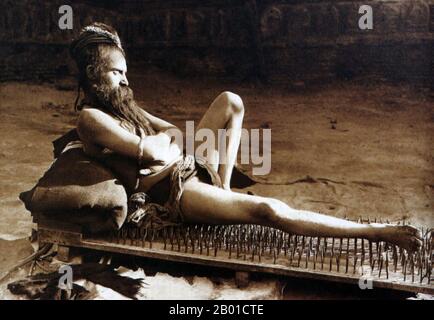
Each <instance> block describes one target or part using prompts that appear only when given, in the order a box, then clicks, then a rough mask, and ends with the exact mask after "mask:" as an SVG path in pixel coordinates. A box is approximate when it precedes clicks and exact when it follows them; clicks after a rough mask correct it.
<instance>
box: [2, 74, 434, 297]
mask: <svg viewBox="0 0 434 320" xmlns="http://www.w3.org/2000/svg"><path fill="white" fill-rule="evenodd" d="M129 78H130V84H131V87H132V88H133V89H134V91H135V96H136V99H137V100H138V101H139V102H140V104H141V105H142V106H145V108H147V110H148V111H150V112H151V113H154V114H155V115H157V116H161V117H163V118H165V119H167V120H169V121H172V122H173V123H175V124H176V125H178V126H179V127H180V128H185V120H196V121H198V120H199V119H200V117H201V115H202V114H203V113H204V112H205V111H206V109H207V107H208V106H209V104H210V103H211V102H212V100H213V98H214V97H216V96H217V95H218V94H219V93H220V92H222V91H224V90H230V91H233V92H235V93H237V94H239V95H240V96H241V97H242V98H243V101H244V104H245V107H246V114H245V127H246V128H271V129H272V149H271V152H272V157H271V160H272V171H271V173H270V174H269V175H267V176H263V177H258V179H260V180H261V181H262V182H263V183H260V184H257V185H254V186H252V187H249V188H248V190H251V191H254V192H255V193H257V194H260V195H265V196H273V197H276V198H279V199H280V200H282V201H285V202H286V203H288V204H289V205H290V206H293V207H295V208H299V209H306V210H312V211H318V212H323V213H327V214H331V215H335V216H339V217H345V216H346V217H349V218H355V219H356V218H358V217H360V216H362V217H371V218H374V217H376V218H377V219H378V218H381V219H383V220H386V219H387V220H390V221H397V220H400V219H406V220H409V221H410V222H412V223H413V224H415V225H418V226H424V227H433V226H434V214H433V206H434V201H433V200H434V165H433V164H434V163H433V161H434V157H433V156H434V149H433V148H432V146H433V139H434V104H433V100H434V96H433V94H432V93H430V92H429V91H428V90H427V89H423V88H416V87H412V86H409V85H391V84H386V83H382V82H381V81H380V82H378V81H376V82H375V83H371V84H370V83H367V82H366V81H364V82H363V83H360V82H351V83H349V82H347V83H330V84H324V85H322V86H315V87H305V86H304V85H303V84H298V85H297V87H285V86H266V85H254V84H251V83H246V84H229V83H225V84H222V83H219V82H217V81H215V80H209V79H208V80H204V79H180V78H176V77H174V76H171V75H167V74H164V73H161V72H158V71H155V70H150V71H147V72H145V73H141V74H137V73H136V74H132V75H130V76H129ZM75 94H76V93H75V90H74V86H73V81H72V79H62V80H58V81H56V82H53V83H43V84H35V83H2V84H0V113H1V116H2V121H1V124H0V127H1V134H2V139H1V141H0V143H1V148H0V179H1V184H0V193H1V199H0V257H1V259H0V270H5V269H6V268H7V266H9V265H12V264H13V263H14V262H16V261H17V259H18V258H19V257H20V256H21V257H22V256H23V255H25V254H24V253H27V252H28V251H29V250H30V249H31V247H30V248H29V244H28V243H26V241H24V240H18V239H22V238H26V237H28V236H29V235H30V233H31V228H32V222H31V217H30V215H29V213H28V212H27V211H26V210H25V208H24V206H23V204H22V203H21V202H20V200H19V199H18V194H19V193H20V192H22V191H24V190H28V189H30V188H31V187H33V185H34V184H35V183H36V181H37V180H38V179H39V178H40V176H41V175H42V174H43V173H44V172H45V170H46V169H47V168H48V166H49V165H50V163H51V161H52V146H51V141H52V140H54V139H55V138H56V137H58V136H59V135H61V134H62V133H64V132H66V131H67V130H68V129H70V128H72V127H73V126H74V124H75V119H76V116H77V115H76V113H74V111H73V102H74V99H75ZM245 168H246V169H248V168H247V167H245ZM307 177H308V179H306V178H307ZM311 178H312V179H311ZM242 192H246V190H242ZM10 241H14V242H10ZM13 243H16V245H13ZM17 252H19V253H17ZM302 296H303V295H302ZM313 296H316V297H318V294H317V293H315V292H312V293H308V294H305V295H304V297H313ZM267 297H271V296H267ZM293 297H298V296H297V295H296V294H295V293H292V294H290V295H289V298H293Z"/></svg>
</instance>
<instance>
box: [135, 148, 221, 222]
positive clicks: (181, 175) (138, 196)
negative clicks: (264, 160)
mask: <svg viewBox="0 0 434 320" xmlns="http://www.w3.org/2000/svg"><path fill="white" fill-rule="evenodd" d="M193 177H198V178H199V180H200V181H202V182H205V183H208V184H211V185H214V186H217V187H220V188H221V187H222V183H221V179H220V176H219V175H218V174H217V172H216V171H215V170H214V169H213V168H212V167H211V166H210V165H209V164H208V163H207V162H206V160H205V159H203V158H197V157H196V158H195V157H193V156H192V155H186V156H184V158H183V159H181V160H179V161H178V162H177V163H176V164H175V167H174V168H173V171H172V172H171V174H169V175H168V176H167V177H165V178H164V179H162V180H161V181H159V182H157V183H156V184H155V185H154V186H152V187H151V189H149V190H148V191H147V192H146V194H145V193H143V192H139V193H135V194H133V195H132V196H131V198H130V211H133V212H131V213H130V215H129V218H128V221H130V222H131V221H133V222H135V223H136V224H138V225H141V226H143V225H144V224H146V225H148V226H150V225H151V224H155V227H164V226H166V225H171V224H180V223H183V222H184V215H183V213H182V209H181V197H182V194H183V191H184V185H185V183H186V182H187V181H189V180H190V179H192V178H193ZM137 212H139V213H140V214H139V215H138V214H137ZM134 214H135V216H134ZM139 216H140V217H139ZM141 220H144V221H141Z"/></svg>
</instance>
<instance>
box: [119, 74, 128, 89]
mask: <svg viewBox="0 0 434 320" xmlns="http://www.w3.org/2000/svg"><path fill="white" fill-rule="evenodd" d="M120 84H121V86H125V87H128V85H129V83H128V79H127V77H126V76H123V77H122V79H121V82H120Z"/></svg>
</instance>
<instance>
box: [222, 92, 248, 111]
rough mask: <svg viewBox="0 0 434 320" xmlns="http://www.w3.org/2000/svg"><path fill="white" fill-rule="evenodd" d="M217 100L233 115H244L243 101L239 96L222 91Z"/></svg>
mask: <svg viewBox="0 0 434 320" xmlns="http://www.w3.org/2000/svg"><path fill="white" fill-rule="evenodd" d="M218 99H222V100H224V102H225V105H227V106H229V107H230V108H231V111H232V112H233V113H235V114H243V113H244V104H243V100H242V99H241V97H240V96H239V95H237V94H235V93H233V92H230V91H224V92H222V93H221V94H220V95H219V96H218Z"/></svg>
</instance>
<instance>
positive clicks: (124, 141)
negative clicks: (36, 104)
mask: <svg viewBox="0 0 434 320" xmlns="http://www.w3.org/2000/svg"><path fill="white" fill-rule="evenodd" d="M77 132H78V135H79V136H80V139H82V140H83V141H87V142H89V143H92V144H96V145H100V146H103V147H106V148H108V149H110V150H112V151H114V152H115V153H119V154H122V155H124V156H127V157H130V158H134V159H138V155H139V148H140V144H141V147H142V148H143V151H142V159H141V161H149V162H153V161H155V162H163V163H164V162H166V160H170V159H166V158H167V157H168V156H169V155H170V152H169V147H170V138H169V137H168V136H167V135H166V134H162V133H161V134H158V135H154V136H146V137H144V138H143V141H142V143H141V140H140V138H139V137H138V136H136V135H134V134H132V133H130V132H128V131H127V130H125V129H123V128H121V127H120V126H119V125H118V123H116V121H115V120H114V119H113V118H112V117H110V116H109V115H107V114H106V113H104V112H102V111H100V110H98V109H90V108H89V109H83V110H82V111H81V112H80V116H79V118H78V123H77Z"/></svg>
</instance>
